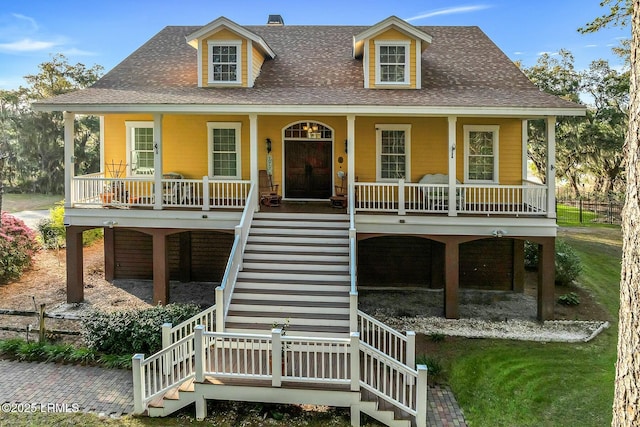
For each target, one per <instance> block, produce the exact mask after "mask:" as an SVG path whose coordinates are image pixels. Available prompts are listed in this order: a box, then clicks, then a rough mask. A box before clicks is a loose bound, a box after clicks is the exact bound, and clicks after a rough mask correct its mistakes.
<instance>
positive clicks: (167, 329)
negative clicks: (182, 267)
mask: <svg viewBox="0 0 640 427" xmlns="http://www.w3.org/2000/svg"><path fill="white" fill-rule="evenodd" d="M172 327H173V325H172V324H171V323H168V322H167V323H163V324H162V349H163V350H164V349H165V348H167V347H169V346H170V345H171V344H173V343H172V342H171V328H172Z"/></svg>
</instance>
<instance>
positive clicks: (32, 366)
mask: <svg viewBox="0 0 640 427" xmlns="http://www.w3.org/2000/svg"><path fill="white" fill-rule="evenodd" d="M132 390H133V380H132V377H131V371H125V370H120V369H103V368H96V367H92V366H75V365H59V364H55V363H37V362H15V361H11V360H0V404H2V403H7V402H8V403H22V404H38V405H39V404H44V405H45V407H46V405H51V404H58V405H66V407H68V408H74V409H75V408H77V409H78V411H80V412H94V413H97V414H105V415H109V416H120V415H122V414H128V413H130V412H132V411H133V392H132Z"/></svg>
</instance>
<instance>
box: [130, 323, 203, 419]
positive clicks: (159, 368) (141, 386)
mask: <svg viewBox="0 0 640 427" xmlns="http://www.w3.org/2000/svg"><path fill="white" fill-rule="evenodd" d="M194 337H195V334H194V333H191V334H190V335H188V336H186V337H184V338H182V339H180V340H178V341H176V342H175V343H173V344H171V345H170V346H168V347H167V348H164V349H162V350H160V351H159V352H157V353H155V354H153V355H151V356H149V357H148V358H146V359H145V357H144V354H136V355H134V356H133V358H132V360H131V365H132V370H133V402H134V413H135V414H141V413H143V412H144V410H145V408H146V406H147V404H148V403H149V402H150V401H152V400H153V399H155V398H156V397H158V396H160V395H161V394H163V393H165V392H167V391H168V390H170V389H171V388H173V387H175V386H177V385H179V384H182V383H183V382H184V381H186V380H188V379H190V378H193V377H194V376H195V361H194V357H193V356H194ZM178 355H179V357H176V356H178Z"/></svg>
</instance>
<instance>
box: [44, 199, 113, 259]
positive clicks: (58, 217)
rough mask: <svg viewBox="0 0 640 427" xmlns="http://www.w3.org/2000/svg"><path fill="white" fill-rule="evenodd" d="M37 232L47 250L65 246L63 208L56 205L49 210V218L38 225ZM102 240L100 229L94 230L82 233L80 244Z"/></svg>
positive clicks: (60, 204) (60, 205) (59, 204)
mask: <svg viewBox="0 0 640 427" xmlns="http://www.w3.org/2000/svg"><path fill="white" fill-rule="evenodd" d="M38 231H39V232H40V235H41V236H42V242H43V245H44V247H45V248H47V249H58V248H64V246H65V244H66V229H65V226H64V206H63V205H62V203H57V204H56V206H55V207H53V208H51V209H49V218H45V219H43V220H42V221H40V223H38ZM101 238H102V229H101V228H94V229H91V230H87V231H85V232H83V233H82V244H83V245H85V246H87V245H90V244H91V243H93V242H95V241H96V240H99V239H101Z"/></svg>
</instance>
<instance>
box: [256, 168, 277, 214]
mask: <svg viewBox="0 0 640 427" xmlns="http://www.w3.org/2000/svg"><path fill="white" fill-rule="evenodd" d="M258 186H259V188H258V190H259V192H260V204H261V205H264V206H274V207H275V206H280V201H281V200H282V196H280V195H278V184H274V183H273V179H272V176H271V175H269V174H268V173H267V171H266V170H264V169H263V170H260V171H259V172H258Z"/></svg>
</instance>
